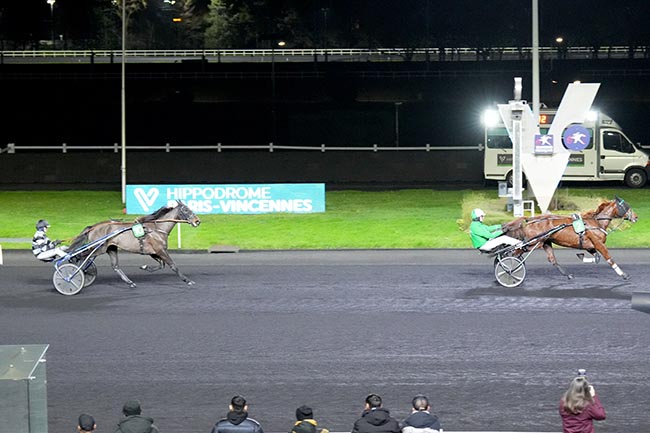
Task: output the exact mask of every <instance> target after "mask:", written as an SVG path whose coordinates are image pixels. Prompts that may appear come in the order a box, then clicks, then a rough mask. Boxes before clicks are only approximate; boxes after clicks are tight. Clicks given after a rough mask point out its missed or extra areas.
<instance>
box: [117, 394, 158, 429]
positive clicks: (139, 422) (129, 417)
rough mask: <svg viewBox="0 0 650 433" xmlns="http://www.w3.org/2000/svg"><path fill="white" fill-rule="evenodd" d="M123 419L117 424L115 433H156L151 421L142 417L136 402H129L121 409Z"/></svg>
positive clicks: (138, 403)
mask: <svg viewBox="0 0 650 433" xmlns="http://www.w3.org/2000/svg"><path fill="white" fill-rule="evenodd" d="M122 413H123V414H124V418H122V420H121V421H120V422H119V423H117V430H115V433H158V427H156V426H155V425H154V423H153V419H152V418H149V417H147V416H142V415H141V413H142V407H141V406H140V402H139V401H138V400H129V401H127V402H126V403H124V407H123V408H122Z"/></svg>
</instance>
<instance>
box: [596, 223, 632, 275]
mask: <svg viewBox="0 0 650 433" xmlns="http://www.w3.org/2000/svg"><path fill="white" fill-rule="evenodd" d="M587 236H589V240H591V243H592V244H593V245H594V248H595V249H596V251H598V252H599V253H600V254H601V255H602V256H603V258H604V259H605V260H607V263H609V266H611V267H612V269H614V272H616V274H617V275H618V276H620V277H623V279H624V280H629V279H630V276H629V275H628V274H627V273H625V272H623V271H622V270H621V268H619V267H618V265H617V264H616V262H614V260H613V259H612V256H611V255H610V254H609V250H608V249H607V247H606V246H605V244H604V243H603V242H601V241H600V239H598V238H596V237H595V236H591V233H588V235H587Z"/></svg>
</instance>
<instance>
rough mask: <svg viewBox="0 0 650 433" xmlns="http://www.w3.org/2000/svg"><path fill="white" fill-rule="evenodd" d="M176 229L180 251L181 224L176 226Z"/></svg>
mask: <svg viewBox="0 0 650 433" xmlns="http://www.w3.org/2000/svg"><path fill="white" fill-rule="evenodd" d="M176 228H177V229H178V232H177V239H178V249H179V250H180V249H181V224H176Z"/></svg>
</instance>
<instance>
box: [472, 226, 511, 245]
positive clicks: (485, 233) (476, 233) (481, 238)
mask: <svg viewBox="0 0 650 433" xmlns="http://www.w3.org/2000/svg"><path fill="white" fill-rule="evenodd" d="M502 234H503V231H501V224H495V225H493V226H489V225H486V224H483V223H482V222H480V221H472V223H471V224H470V225H469V237H470V238H471V239H472V245H473V246H474V248H481V247H482V246H483V245H484V244H485V243H486V242H487V241H489V240H490V239H494V238H496V237H499V236H501V235H502Z"/></svg>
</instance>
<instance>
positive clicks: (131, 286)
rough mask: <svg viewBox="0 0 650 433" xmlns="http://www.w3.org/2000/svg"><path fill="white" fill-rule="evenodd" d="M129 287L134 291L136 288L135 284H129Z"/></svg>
mask: <svg viewBox="0 0 650 433" xmlns="http://www.w3.org/2000/svg"><path fill="white" fill-rule="evenodd" d="M129 287H130V288H132V289H135V288H136V287H137V286H136V284H135V283H131V284H129Z"/></svg>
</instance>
